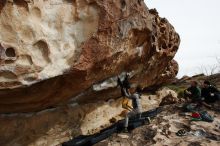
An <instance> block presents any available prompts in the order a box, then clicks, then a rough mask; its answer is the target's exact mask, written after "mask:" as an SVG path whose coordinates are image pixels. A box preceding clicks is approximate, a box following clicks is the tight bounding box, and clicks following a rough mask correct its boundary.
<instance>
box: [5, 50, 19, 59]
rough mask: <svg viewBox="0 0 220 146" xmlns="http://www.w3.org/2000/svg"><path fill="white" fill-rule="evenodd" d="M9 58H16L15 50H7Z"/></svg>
mask: <svg viewBox="0 0 220 146" xmlns="http://www.w3.org/2000/svg"><path fill="white" fill-rule="evenodd" d="M5 55H6V56H7V57H16V54H15V50H14V48H7V49H6V51H5Z"/></svg>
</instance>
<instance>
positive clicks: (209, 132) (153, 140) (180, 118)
mask: <svg viewBox="0 0 220 146" xmlns="http://www.w3.org/2000/svg"><path fill="white" fill-rule="evenodd" d="M219 105H220V104H218V106H219ZM180 106H181V105H174V104H173V105H169V106H165V107H164V111H163V112H162V113H161V114H159V115H158V116H157V117H156V118H155V119H153V120H152V122H151V124H149V125H145V126H142V127H139V128H137V129H135V130H133V131H130V133H118V134H114V135H113V136H111V137H110V138H108V139H106V140H104V141H102V142H100V143H98V144H96V146H143V145H154V146H162V145H163V146H171V145H172V146H174V145H175V146H186V145H187V146H208V145H211V146H215V145H216V146H218V145H220V112H217V111H211V110H207V109H205V108H204V110H207V111H208V113H209V114H210V115H212V116H214V122H212V123H208V122H204V121H191V113H183V112H182V110H181V108H180ZM180 129H185V130H186V131H189V133H188V135H186V136H181V137H179V136H177V135H176V132H178V130H180Z"/></svg>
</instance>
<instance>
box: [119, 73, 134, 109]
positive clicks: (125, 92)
mask: <svg viewBox="0 0 220 146" xmlns="http://www.w3.org/2000/svg"><path fill="white" fill-rule="evenodd" d="M128 78H129V74H128V73H126V75H125V78H124V80H123V81H121V79H120V77H119V76H118V85H119V86H120V88H121V96H122V97H123V101H122V107H123V108H124V109H127V110H129V111H131V110H132V106H131V105H130V104H129V99H128V98H127V97H128V96H130V91H129V89H130V83H129V81H128Z"/></svg>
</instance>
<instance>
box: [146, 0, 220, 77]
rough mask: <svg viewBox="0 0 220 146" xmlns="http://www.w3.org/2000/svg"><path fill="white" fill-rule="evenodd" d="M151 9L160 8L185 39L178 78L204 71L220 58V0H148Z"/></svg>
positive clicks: (182, 38)
mask: <svg viewBox="0 0 220 146" xmlns="http://www.w3.org/2000/svg"><path fill="white" fill-rule="evenodd" d="M145 3H146V5H147V6H148V8H156V9H157V11H158V12H159V15H160V16H161V17H166V18H167V19H168V20H169V22H170V23H171V24H172V25H173V26H174V27H175V29H176V31H177V32H178V33H179V35H180V38H181V44H180V48H179V50H178V52H177V54H176V56H175V60H177V61H178V63H179V66H180V70H179V74H178V77H181V76H183V75H194V74H198V73H200V72H201V69H200V68H201V66H206V67H207V68H209V67H210V66H213V65H215V64H217V61H216V57H219V58H220V0H145Z"/></svg>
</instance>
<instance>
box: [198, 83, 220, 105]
mask: <svg viewBox="0 0 220 146" xmlns="http://www.w3.org/2000/svg"><path fill="white" fill-rule="evenodd" d="M219 96H220V92H219V91H218V89H217V88H216V87H214V86H213V85H211V84H210V82H209V81H204V83H203V88H202V97H203V98H204V102H203V104H204V105H207V106H209V107H211V105H209V104H210V103H214V102H216V101H217V100H218V99H219Z"/></svg>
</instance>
